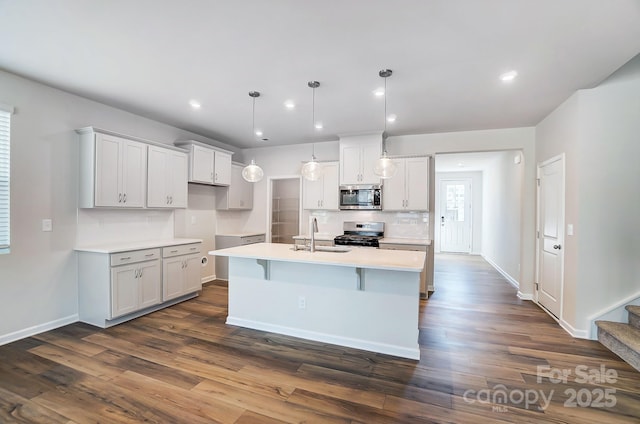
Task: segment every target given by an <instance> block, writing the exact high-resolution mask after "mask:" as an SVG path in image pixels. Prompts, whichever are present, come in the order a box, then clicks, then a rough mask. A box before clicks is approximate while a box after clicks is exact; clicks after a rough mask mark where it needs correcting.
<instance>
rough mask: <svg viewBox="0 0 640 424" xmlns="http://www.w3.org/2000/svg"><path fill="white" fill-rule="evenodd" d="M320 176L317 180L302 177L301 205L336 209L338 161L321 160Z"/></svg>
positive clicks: (311, 207) (307, 207) (312, 207)
mask: <svg viewBox="0 0 640 424" xmlns="http://www.w3.org/2000/svg"><path fill="white" fill-rule="evenodd" d="M321 165H322V176H321V177H320V179H319V180H317V181H309V180H306V179H303V183H302V207H303V208H304V209H325V210H338V197H339V193H338V191H339V185H338V174H339V168H340V167H339V163H338V162H322V163H321Z"/></svg>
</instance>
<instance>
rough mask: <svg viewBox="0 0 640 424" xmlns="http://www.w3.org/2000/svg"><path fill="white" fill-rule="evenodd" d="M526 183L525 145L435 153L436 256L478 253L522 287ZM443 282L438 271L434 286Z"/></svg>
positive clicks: (514, 284) (434, 230)
mask: <svg viewBox="0 0 640 424" xmlns="http://www.w3.org/2000/svg"><path fill="white" fill-rule="evenodd" d="M523 182H524V157H523V154H522V151H521V150H502V151H489V152H465V153H443V154H437V155H436V156H435V186H434V191H435V193H434V194H435V202H434V205H435V206H434V209H433V212H434V219H433V221H432V222H433V225H434V227H433V237H434V240H433V247H434V253H435V256H434V261H435V262H436V263H437V262H438V260H439V256H440V257H441V258H445V256H444V255H442V256H441V255H440V253H441V252H442V253H443V254H466V255H480V256H482V257H483V258H484V259H485V260H486V261H487V262H488V263H489V264H490V265H491V266H492V267H493V268H495V269H496V270H497V271H498V272H499V273H501V274H502V275H503V276H504V277H505V278H506V279H507V281H509V282H510V283H511V284H512V285H513V286H515V287H519V280H520V268H521V266H520V260H521V249H522V246H521V220H522V196H523V194H522V193H523ZM442 260H443V261H444V262H443V264H445V265H446V264H447V263H451V261H449V262H447V261H446V260H445V259H442ZM434 266H435V267H438V266H440V265H438V264H434ZM455 271H456V270H453V269H452V270H451V272H455ZM440 283H441V282H440V281H438V279H437V277H435V276H434V289H435V290H436V291H437V289H438V285H439V284H440ZM442 284H446V281H443V282H442Z"/></svg>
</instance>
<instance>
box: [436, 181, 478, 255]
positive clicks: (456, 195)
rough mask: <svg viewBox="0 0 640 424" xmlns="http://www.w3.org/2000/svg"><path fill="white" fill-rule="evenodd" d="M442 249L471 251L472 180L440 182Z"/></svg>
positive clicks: (458, 251) (454, 251)
mask: <svg viewBox="0 0 640 424" xmlns="http://www.w3.org/2000/svg"><path fill="white" fill-rule="evenodd" d="M440 251H441V252H452V253H470V252H471V180H470V179H463V180H442V181H441V182H440Z"/></svg>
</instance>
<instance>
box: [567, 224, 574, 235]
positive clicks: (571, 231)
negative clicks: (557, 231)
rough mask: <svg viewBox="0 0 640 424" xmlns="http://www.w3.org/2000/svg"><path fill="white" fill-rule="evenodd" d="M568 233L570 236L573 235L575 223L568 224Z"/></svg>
mask: <svg viewBox="0 0 640 424" xmlns="http://www.w3.org/2000/svg"><path fill="white" fill-rule="evenodd" d="M567 235H568V236H572V235H573V224H567Z"/></svg>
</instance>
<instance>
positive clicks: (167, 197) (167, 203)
mask: <svg viewBox="0 0 640 424" xmlns="http://www.w3.org/2000/svg"><path fill="white" fill-rule="evenodd" d="M168 204H169V196H167V205H168Z"/></svg>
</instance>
